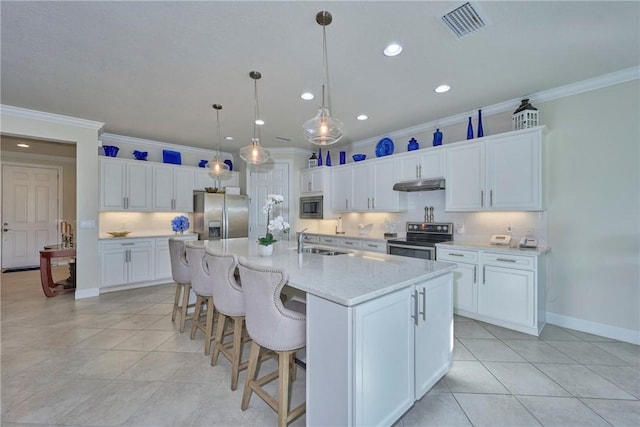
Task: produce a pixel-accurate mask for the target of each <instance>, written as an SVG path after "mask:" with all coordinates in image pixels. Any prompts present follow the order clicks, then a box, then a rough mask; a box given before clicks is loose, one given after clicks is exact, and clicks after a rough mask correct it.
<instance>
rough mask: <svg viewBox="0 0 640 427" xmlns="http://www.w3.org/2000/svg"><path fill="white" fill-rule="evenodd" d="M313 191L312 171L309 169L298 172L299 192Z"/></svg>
mask: <svg viewBox="0 0 640 427" xmlns="http://www.w3.org/2000/svg"><path fill="white" fill-rule="evenodd" d="M312 191H313V173H312V172H311V171H310V170H306V171H302V172H300V193H302V194H305V193H311V192H312Z"/></svg>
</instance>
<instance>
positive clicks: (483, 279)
mask: <svg viewBox="0 0 640 427" xmlns="http://www.w3.org/2000/svg"><path fill="white" fill-rule="evenodd" d="M486 273H487V266H486V265H483V266H482V284H483V285H484V284H485V282H486V279H487V274H486Z"/></svg>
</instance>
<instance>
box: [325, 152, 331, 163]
mask: <svg viewBox="0 0 640 427" xmlns="http://www.w3.org/2000/svg"><path fill="white" fill-rule="evenodd" d="M324 164H325V165H327V166H331V153H330V152H329V150H327V161H326V162H325V163H324Z"/></svg>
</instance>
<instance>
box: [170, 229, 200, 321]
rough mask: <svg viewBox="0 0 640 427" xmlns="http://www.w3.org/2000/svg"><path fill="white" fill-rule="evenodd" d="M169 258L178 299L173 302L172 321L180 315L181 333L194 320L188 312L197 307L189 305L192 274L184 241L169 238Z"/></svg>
mask: <svg viewBox="0 0 640 427" xmlns="http://www.w3.org/2000/svg"><path fill="white" fill-rule="evenodd" d="M169 256H170V258H171V276H172V277H173V281H174V282H176V297H175V300H174V301H173V313H172V314H171V321H172V322H174V321H175V320H176V315H177V314H178V313H180V332H184V325H185V322H186V321H187V320H189V319H193V313H192V314H188V313H187V310H188V309H189V308H192V307H194V306H195V304H189V293H190V291H191V273H190V271H189V264H188V263H187V250H186V248H185V245H184V240H181V239H176V238H174V237H169Z"/></svg>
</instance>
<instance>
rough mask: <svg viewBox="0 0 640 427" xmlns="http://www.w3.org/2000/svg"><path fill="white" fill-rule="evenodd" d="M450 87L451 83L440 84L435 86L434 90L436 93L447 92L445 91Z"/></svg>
mask: <svg viewBox="0 0 640 427" xmlns="http://www.w3.org/2000/svg"><path fill="white" fill-rule="evenodd" d="M449 89H451V86H449V85H440V86H438V87H437V88H435V89H434V90H433V91H434V92H435V93H445V92H448V91H449Z"/></svg>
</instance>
